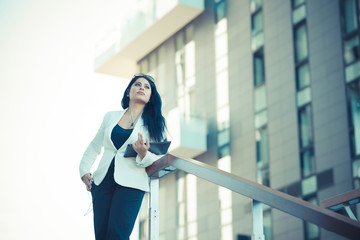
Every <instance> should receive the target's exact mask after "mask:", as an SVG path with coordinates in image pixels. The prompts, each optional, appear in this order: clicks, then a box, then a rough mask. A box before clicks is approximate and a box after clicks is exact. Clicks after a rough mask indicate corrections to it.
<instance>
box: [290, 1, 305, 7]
mask: <svg viewBox="0 0 360 240" xmlns="http://www.w3.org/2000/svg"><path fill="white" fill-rule="evenodd" d="M303 3H305V0H293V6H294V8H297V7H299V6H300V5H301V4H303Z"/></svg>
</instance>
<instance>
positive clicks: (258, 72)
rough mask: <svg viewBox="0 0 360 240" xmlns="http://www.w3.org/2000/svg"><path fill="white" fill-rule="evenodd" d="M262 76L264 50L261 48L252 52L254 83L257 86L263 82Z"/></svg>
mask: <svg viewBox="0 0 360 240" xmlns="http://www.w3.org/2000/svg"><path fill="white" fill-rule="evenodd" d="M264 76H265V73H264V52H263V49H261V50H259V51H257V52H256V53H255V54H254V85H255V86H258V85H260V84H261V83H263V82H264V81H265V79H264Z"/></svg>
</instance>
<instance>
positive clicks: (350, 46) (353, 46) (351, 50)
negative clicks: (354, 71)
mask: <svg viewBox="0 0 360 240" xmlns="http://www.w3.org/2000/svg"><path fill="white" fill-rule="evenodd" d="M344 59H345V63H346V64H351V63H353V62H355V61H357V60H359V37H358V36H355V37H352V38H350V39H348V40H345V41H344Z"/></svg>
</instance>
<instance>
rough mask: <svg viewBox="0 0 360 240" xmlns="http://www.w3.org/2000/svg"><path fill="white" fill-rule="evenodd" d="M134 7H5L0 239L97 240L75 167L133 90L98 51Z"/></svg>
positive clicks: (113, 1)
mask: <svg viewBox="0 0 360 240" xmlns="http://www.w3.org/2000/svg"><path fill="white" fill-rule="evenodd" d="M129 2H132V1H126V0H101V1H100V0H62V1H55V0H31V1H30V0H0V36H1V37H0V114H1V124H0V203H1V204H0V239H3V240H18V239H52V240H56V239H61V240H63V239H70V240H71V239H94V237H93V225H92V214H89V215H87V216H83V215H84V213H85V212H86V210H87V209H88V206H89V204H90V202H91V199H90V196H89V195H88V193H87V191H86V190H85V186H84V185H83V183H82V182H81V180H80V176H79V172H78V166H79V162H80V159H81V157H82V154H83V153H84V151H85V149H86V147H87V146H88V144H89V143H90V141H91V140H92V138H93V137H94V136H95V133H96V131H97V130H98V128H99V126H100V124H101V120H102V118H103V115H104V114H105V112H107V111H111V110H118V109H121V104H120V101H121V98H122V94H123V92H124V90H125V87H126V85H127V84H128V82H129V80H128V79H121V78H118V77H113V76H109V75H105V74H100V73H95V72H94V67H93V64H94V46H95V44H96V42H97V41H99V39H101V38H102V36H104V35H105V34H106V33H107V32H108V31H109V30H111V29H112V28H113V25H114V23H116V22H119V21H120V19H121V18H122V17H124V16H126V15H127V14H129V12H131V9H133V8H132V6H129V5H128V4H129ZM129 78H131V76H129Z"/></svg>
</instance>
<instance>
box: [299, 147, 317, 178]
mask: <svg viewBox="0 0 360 240" xmlns="http://www.w3.org/2000/svg"><path fill="white" fill-rule="evenodd" d="M300 161H301V173H302V177H303V178H306V177H309V176H311V175H312V174H314V173H315V158H314V152H313V150H312V149H309V150H306V151H304V152H303V153H301V157H300Z"/></svg>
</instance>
